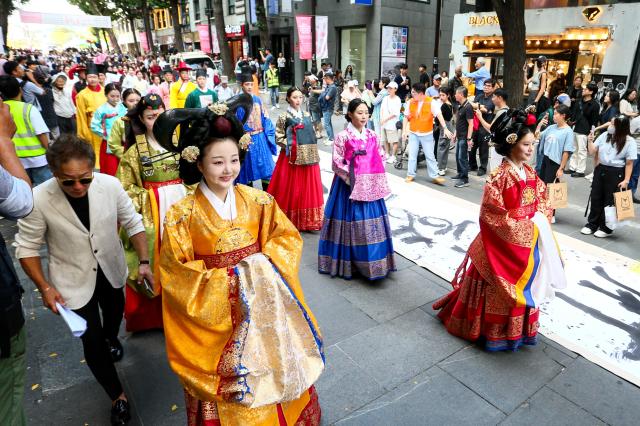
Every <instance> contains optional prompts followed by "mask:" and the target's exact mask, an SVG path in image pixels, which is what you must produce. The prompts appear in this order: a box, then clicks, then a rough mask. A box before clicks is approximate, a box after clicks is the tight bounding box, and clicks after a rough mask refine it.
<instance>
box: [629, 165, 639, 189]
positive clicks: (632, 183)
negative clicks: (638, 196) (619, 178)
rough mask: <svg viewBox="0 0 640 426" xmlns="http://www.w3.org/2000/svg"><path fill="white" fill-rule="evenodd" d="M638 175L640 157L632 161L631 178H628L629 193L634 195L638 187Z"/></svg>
mask: <svg viewBox="0 0 640 426" xmlns="http://www.w3.org/2000/svg"><path fill="white" fill-rule="evenodd" d="M639 177H640V158H638V159H636V161H634V162H633V169H632V170H631V179H629V189H630V190H631V194H633V195H635V193H636V190H637V189H638V178H639Z"/></svg>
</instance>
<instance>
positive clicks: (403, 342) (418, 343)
mask: <svg viewBox="0 0 640 426" xmlns="http://www.w3.org/2000/svg"><path fill="white" fill-rule="evenodd" d="M465 345H466V343H465V342H464V341H462V340H459V339H455V338H452V337H451V336H450V335H449V334H448V333H447V332H446V330H444V328H443V327H442V326H441V325H440V324H439V323H438V322H437V321H436V320H435V319H433V318H432V317H430V316H429V315H427V314H426V313H424V312H423V311H421V310H420V309H415V310H413V311H411V312H408V313H406V314H404V315H401V316H399V317H397V318H395V319H393V320H391V321H389V322H386V323H384V324H381V325H379V326H377V327H374V328H371V329H369V330H367V331H364V332H362V333H360V334H358V335H356V336H353V337H351V338H349V339H347V340H345V341H343V342H341V343H339V344H338V346H339V347H340V349H342V350H343V351H344V352H345V353H346V354H347V355H348V356H349V357H350V358H351V359H352V360H354V361H355V362H356V364H358V365H359V366H360V367H361V368H362V369H364V370H365V371H367V372H368V373H369V374H371V375H372V376H373V377H374V378H375V379H376V381H378V382H379V383H381V384H382V385H383V386H384V387H385V388H387V389H393V388H394V387H396V386H397V385H399V384H400V383H403V382H405V381H407V380H409V379H410V378H411V377H414V376H416V375H417V374H419V373H420V372H422V371H425V370H426V369H428V368H429V367H431V366H432V365H434V364H435V363H437V362H439V361H440V360H443V359H445V358H447V357H448V356H450V355H451V354H452V353H454V352H456V351H458V350H459V349H460V348H462V347H463V346H465Z"/></svg>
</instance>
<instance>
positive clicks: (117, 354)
mask: <svg viewBox="0 0 640 426" xmlns="http://www.w3.org/2000/svg"><path fill="white" fill-rule="evenodd" d="M107 345H109V355H111V359H112V360H113V362H118V361H120V360H121V359H122V357H123V356H124V349H123V348H122V344H120V340H118V338H115V339H114V340H111V339H107Z"/></svg>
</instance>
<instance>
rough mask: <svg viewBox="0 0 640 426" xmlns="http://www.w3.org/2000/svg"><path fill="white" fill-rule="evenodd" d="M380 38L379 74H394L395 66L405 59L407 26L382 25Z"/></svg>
mask: <svg viewBox="0 0 640 426" xmlns="http://www.w3.org/2000/svg"><path fill="white" fill-rule="evenodd" d="M380 39H381V40H380V75H387V76H391V75H394V74H395V73H396V71H395V67H396V66H397V65H399V64H401V63H405V62H406V61H407V45H408V43H409V28H408V27H395V26H391V25H383V26H382V31H381V37H380Z"/></svg>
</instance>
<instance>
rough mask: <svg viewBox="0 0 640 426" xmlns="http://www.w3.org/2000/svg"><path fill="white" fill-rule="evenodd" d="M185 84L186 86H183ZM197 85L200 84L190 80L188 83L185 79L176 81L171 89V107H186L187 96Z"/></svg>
mask: <svg viewBox="0 0 640 426" xmlns="http://www.w3.org/2000/svg"><path fill="white" fill-rule="evenodd" d="M183 85H184V86H185V87H184V88H182V86H183ZM197 87H198V86H196V85H195V84H193V83H192V82H190V81H187V82H186V83H185V82H183V81H176V82H175V83H173V84H172V85H171V88H170V89H169V108H171V109H174V108H184V103H185V102H186V101H187V96H189V93H191V92H193V91H194V90H196V88H197ZM180 89H182V90H180Z"/></svg>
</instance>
